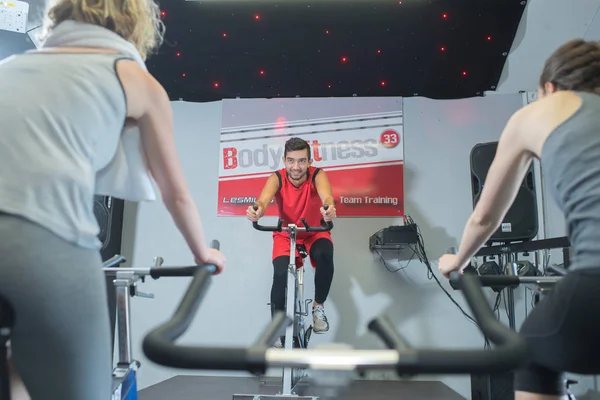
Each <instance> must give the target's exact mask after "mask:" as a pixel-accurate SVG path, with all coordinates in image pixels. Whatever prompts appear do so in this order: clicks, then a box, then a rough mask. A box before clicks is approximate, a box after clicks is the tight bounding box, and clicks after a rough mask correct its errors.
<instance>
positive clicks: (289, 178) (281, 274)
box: [246, 138, 336, 346]
mask: <svg viewBox="0 0 600 400" xmlns="http://www.w3.org/2000/svg"><path fill="white" fill-rule="evenodd" d="M312 161H313V160H312V158H311V150H310V145H309V144H308V143H307V142H306V141H305V140H302V139H300V138H291V139H289V140H288V141H287V142H286V143H285V148H284V153H283V162H284V165H285V168H282V169H280V170H277V171H275V172H274V173H273V174H271V176H270V177H269V178H268V179H267V182H266V184H265V186H264V187H263V189H262V192H261V193H260V196H259V198H258V199H257V201H256V205H257V206H258V210H254V208H253V206H250V207H248V210H247V212H246V213H247V216H248V219H249V220H250V221H253V222H255V221H258V220H259V219H260V217H262V216H263V215H264V214H265V210H266V209H267V206H268V205H269V203H270V202H271V201H272V200H273V198H275V200H276V202H277V207H278V210H279V212H278V214H279V218H280V219H281V220H282V221H283V223H284V226H285V225H287V224H297V225H299V226H303V224H302V222H301V221H300V219H301V218H304V219H305V220H306V222H307V223H308V224H309V225H310V226H319V225H320V224H321V219H324V220H325V221H331V220H333V219H334V218H335V217H336V213H335V202H334V200H333V196H332V194H331V185H330V183H329V180H328V179H327V175H326V174H325V171H323V170H321V169H319V168H315V167H313V166H312ZM324 205H328V206H329V207H328V209H327V210H325V209H324V207H323V206H324ZM319 211H320V212H319ZM296 240H297V242H296V243H297V246H299V245H303V246H304V247H305V248H306V252H307V253H308V255H309V256H310V259H311V264H312V265H313V267H314V268H315V300H314V302H313V332H315V333H324V332H327V331H328V330H329V322H328V321H327V316H326V315H325V309H324V303H325V300H327V296H328V294H329V289H330V287H331V282H332V280H333V241H332V239H331V232H329V231H327V232H298V234H297V239H296ZM289 257H290V239H289V237H288V236H287V234H286V233H285V232H273V254H272V260H273V286H272V287H271V315H273V314H274V312H275V311H285V287H286V282H287V270H288V265H289V261H290V259H289ZM296 265H298V266H299V267H301V266H302V257H300V254H299V252H298V250H296ZM280 345H281V344H280V343H279V342H278V343H277V344H276V346H280Z"/></svg>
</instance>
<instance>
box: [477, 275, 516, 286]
mask: <svg viewBox="0 0 600 400" xmlns="http://www.w3.org/2000/svg"><path fill="white" fill-rule="evenodd" d="M479 283H480V284H481V286H485V287H492V286H493V287H496V286H502V287H509V286H518V285H519V277H518V276H512V275H490V276H488V275H484V276H479Z"/></svg>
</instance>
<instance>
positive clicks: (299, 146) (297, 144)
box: [283, 137, 310, 160]
mask: <svg viewBox="0 0 600 400" xmlns="http://www.w3.org/2000/svg"><path fill="white" fill-rule="evenodd" d="M304 149H306V151H307V152H308V159H309V160H310V145H309V144H308V142H307V141H306V140H304V139H300V138H297V137H293V138H291V139H289V140H288V141H287V142H285V148H284V151H283V156H284V157H285V156H287V153H288V151H298V150H304Z"/></svg>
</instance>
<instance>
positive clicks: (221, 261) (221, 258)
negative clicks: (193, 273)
mask: <svg viewBox="0 0 600 400" xmlns="http://www.w3.org/2000/svg"><path fill="white" fill-rule="evenodd" d="M207 250H208V251H207V252H206V254H205V255H204V256H203V257H195V258H194V262H195V263H196V264H198V265H205V264H209V265H214V266H215V267H217V271H216V272H215V273H214V275H219V274H220V273H221V272H223V269H225V263H226V261H227V260H225V255H224V254H223V253H221V252H220V251H219V250H217V249H211V248H209V249H207Z"/></svg>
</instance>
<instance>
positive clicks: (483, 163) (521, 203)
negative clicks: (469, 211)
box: [471, 142, 538, 242]
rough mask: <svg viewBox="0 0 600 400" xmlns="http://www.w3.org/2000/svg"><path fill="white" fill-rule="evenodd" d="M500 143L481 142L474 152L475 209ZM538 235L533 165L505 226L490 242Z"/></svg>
mask: <svg viewBox="0 0 600 400" xmlns="http://www.w3.org/2000/svg"><path fill="white" fill-rule="evenodd" d="M497 147H498V142H489V143H479V144H477V145H475V146H474V147H473V149H472V150H471V194H472V196H473V208H474V207H475V205H476V204H477V201H479V197H480V196H481V191H482V189H483V186H484V185H485V178H486V176H487V173H488V170H489V169H490V166H491V165H492V161H493V160H494V156H495V155H496V148H497ZM537 233H538V211H537V195H536V193H535V181H534V172H533V163H531V165H530V167H529V170H528V171H527V174H526V175H525V178H524V179H523V182H521V186H520V188H519V192H518V193H517V197H516V198H515V201H514V202H513V204H512V205H511V207H510V208H509V210H508V212H507V213H506V216H505V217H504V220H503V221H502V224H501V225H500V227H499V228H498V230H497V231H496V232H494V234H493V235H492V236H491V237H490V240H489V242H518V241H526V240H531V239H533V238H534V237H535V236H536V235H537Z"/></svg>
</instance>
